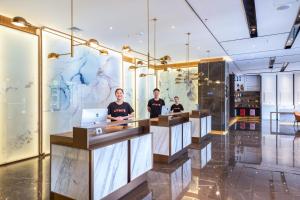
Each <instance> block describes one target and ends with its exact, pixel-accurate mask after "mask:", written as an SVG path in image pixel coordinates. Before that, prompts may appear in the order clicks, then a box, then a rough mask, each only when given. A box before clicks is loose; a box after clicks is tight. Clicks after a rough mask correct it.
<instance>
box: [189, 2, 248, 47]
mask: <svg viewBox="0 0 300 200" xmlns="http://www.w3.org/2000/svg"><path fill="white" fill-rule="evenodd" d="M188 2H190V4H191V5H192V6H193V8H194V9H195V10H196V12H197V13H198V15H199V16H200V17H201V18H202V19H203V21H204V22H205V24H206V25H207V26H208V27H209V29H210V30H211V31H212V32H213V34H214V35H215V36H216V37H217V38H218V40H219V41H226V40H234V39H238V38H239V39H240V38H249V37H250V36H249V30H248V26H247V20H246V17H245V11H244V8H243V5H242V1H237V0H226V1H220V0H188Z"/></svg>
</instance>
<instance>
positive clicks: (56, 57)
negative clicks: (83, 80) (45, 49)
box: [48, 53, 71, 60]
mask: <svg viewBox="0 0 300 200" xmlns="http://www.w3.org/2000/svg"><path fill="white" fill-rule="evenodd" d="M70 54H71V53H63V54H58V53H49V54H48V59H50V60H55V59H58V58H59V57H60V56H66V55H70Z"/></svg>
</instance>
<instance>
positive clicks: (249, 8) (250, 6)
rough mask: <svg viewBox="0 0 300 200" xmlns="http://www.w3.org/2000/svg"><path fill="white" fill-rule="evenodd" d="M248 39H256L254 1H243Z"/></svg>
mask: <svg viewBox="0 0 300 200" xmlns="http://www.w3.org/2000/svg"><path fill="white" fill-rule="evenodd" d="M242 2H243V6H244V10H245V14H246V19H247V24H248V29H249V33H250V37H251V38H254V37H257V21H256V11H255V1H254V0H243V1H242Z"/></svg>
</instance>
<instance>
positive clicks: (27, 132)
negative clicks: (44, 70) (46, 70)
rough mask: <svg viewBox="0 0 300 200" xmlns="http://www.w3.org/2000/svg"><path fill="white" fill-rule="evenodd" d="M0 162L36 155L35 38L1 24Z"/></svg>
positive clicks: (36, 82)
mask: <svg viewBox="0 0 300 200" xmlns="http://www.w3.org/2000/svg"><path fill="white" fill-rule="evenodd" d="M0 45H1V48H0V134H1V139H0V164H5V163H8V162H13V161H16V160H20V159H25V158H29V157H32V156H37V155H38V37H37V36H35V35H31V34H27V33H24V32H21V31H17V30H13V29H11V28H7V27H4V26H0Z"/></svg>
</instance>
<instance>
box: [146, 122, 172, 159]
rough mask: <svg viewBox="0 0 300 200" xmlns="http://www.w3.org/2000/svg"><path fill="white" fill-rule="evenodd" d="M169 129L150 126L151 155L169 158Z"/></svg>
mask: <svg viewBox="0 0 300 200" xmlns="http://www.w3.org/2000/svg"><path fill="white" fill-rule="evenodd" d="M169 131H170V130H169V127H161V126H150V132H152V133H153V153H155V154H161V155H167V156H169V135H170V134H169Z"/></svg>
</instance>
